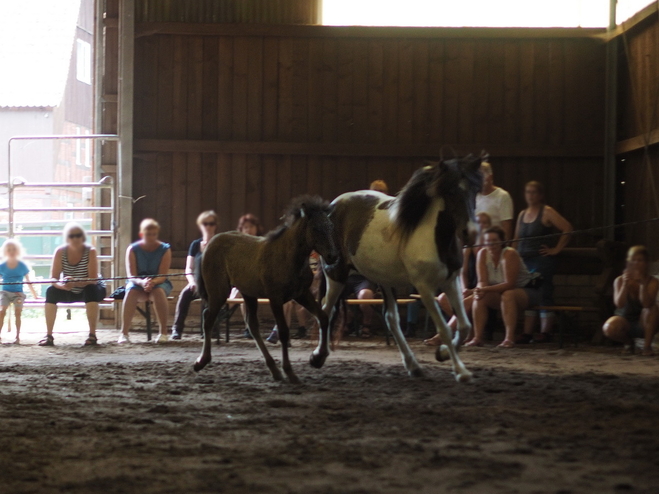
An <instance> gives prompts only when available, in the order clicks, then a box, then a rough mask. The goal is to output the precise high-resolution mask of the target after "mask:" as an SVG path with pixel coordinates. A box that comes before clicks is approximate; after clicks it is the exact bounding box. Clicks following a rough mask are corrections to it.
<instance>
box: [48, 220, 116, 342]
mask: <svg viewBox="0 0 659 494" xmlns="http://www.w3.org/2000/svg"><path fill="white" fill-rule="evenodd" d="M86 240H87V234H86V233H85V230H84V228H83V227H82V226H80V225H79V224H78V223H69V224H67V225H66V226H65V227H64V241H65V244H64V245H62V246H60V247H58V248H57V250H55V254H54V255H53V264H52V266H51V268H50V277H51V278H52V285H51V286H49V287H48V289H47V290H46V331H47V334H46V337H45V338H44V339H43V340H41V341H40V342H39V345H40V346H53V345H54V344H55V343H54V338H53V328H54V327H55V318H56V317H57V304H58V303H59V302H62V303H71V302H84V303H85V309H86V311H87V321H88V322H89V336H88V337H87V340H86V341H85V345H96V343H97V339H96V325H97V324H98V303H99V302H101V301H102V300H103V299H104V298H105V283H103V282H102V281H99V280H98V279H97V278H100V275H99V274H98V258H97V256H96V249H94V247H92V246H91V245H89V244H87V243H86Z"/></svg>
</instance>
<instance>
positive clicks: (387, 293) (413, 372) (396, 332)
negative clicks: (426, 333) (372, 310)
mask: <svg viewBox="0 0 659 494" xmlns="http://www.w3.org/2000/svg"><path fill="white" fill-rule="evenodd" d="M382 293H383V294H384V300H385V304H386V311H387V312H386V318H387V326H388V327H389V330H390V331H391V334H392V335H393V336H394V340H396V344H397V345H398V350H399V351H400V354H401V356H402V357H403V363H404V364H405V368H406V369H407V372H408V373H409V375H410V376H412V377H422V376H423V371H422V370H421V366H420V365H419V362H417V360H416V357H415V356H414V353H413V352H412V349H411V348H410V346H409V345H408V344H407V340H406V339H405V336H403V332H402V331H401V329H400V319H399V317H398V305H397V304H396V297H394V293H393V291H392V290H391V288H390V287H382Z"/></svg>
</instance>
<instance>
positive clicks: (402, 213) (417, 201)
mask: <svg viewBox="0 0 659 494" xmlns="http://www.w3.org/2000/svg"><path fill="white" fill-rule="evenodd" d="M482 159H483V158H482V157H475V156H473V155H468V156H466V157H464V158H455V159H450V160H442V161H439V162H432V161H426V164H427V166H425V167H423V168H420V169H418V170H417V171H416V172H414V175H412V178H411V179H410V180H409V182H407V184H406V185H405V187H403V189H402V190H401V191H400V192H399V194H398V197H396V202H397V203H398V204H397V205H396V209H397V211H396V215H395V223H396V226H397V227H398V228H399V230H400V231H401V232H402V233H403V236H408V235H409V234H410V233H412V232H413V231H414V229H416V227H417V226H419V223H420V222H421V220H422V219H423V217H424V215H425V213H426V211H427V210H428V208H429V207H430V204H431V203H432V200H433V199H434V198H435V197H443V198H444V199H445V203H446V208H447V212H449V213H451V214H456V213H457V212H456V211H451V210H450V209H451V208H452V206H453V205H455V204H456V203H459V201H460V200H465V201H466V202H467V210H468V213H469V218H472V217H473V214H474V204H473V203H472V202H471V201H469V200H467V198H468V193H467V191H465V190H463V189H462V188H460V182H461V181H462V180H466V181H467V184H466V185H467V190H472V191H475V190H480V188H481V184H482V180H483V178H482V176H481V173H480V172H479V171H478V169H471V168H470V167H468V166H467V165H470V164H474V163H475V162H476V161H478V162H479V163H480V162H481V160H482ZM472 168H473V167H472ZM469 218H464V219H465V220H468V219H469Z"/></svg>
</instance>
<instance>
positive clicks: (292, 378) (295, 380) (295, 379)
mask: <svg viewBox="0 0 659 494" xmlns="http://www.w3.org/2000/svg"><path fill="white" fill-rule="evenodd" d="M288 382H290V383H291V384H302V381H300V378H298V377H297V376H296V375H295V374H291V375H290V376H288Z"/></svg>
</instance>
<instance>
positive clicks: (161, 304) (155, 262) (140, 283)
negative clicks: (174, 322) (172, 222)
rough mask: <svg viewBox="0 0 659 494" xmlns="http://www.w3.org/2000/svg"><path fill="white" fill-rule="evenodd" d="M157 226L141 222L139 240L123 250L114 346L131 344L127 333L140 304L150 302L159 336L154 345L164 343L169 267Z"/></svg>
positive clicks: (168, 252)
mask: <svg viewBox="0 0 659 494" xmlns="http://www.w3.org/2000/svg"><path fill="white" fill-rule="evenodd" d="M159 233H160V225H159V224H158V222H157V221H156V220H154V219H151V218H147V219H145V220H142V223H140V240H139V241H137V242H135V243H133V244H131V245H130V246H129V247H128V249H126V271H127V273H126V276H128V277H129V281H128V283H126V296H125V298H124V304H123V314H122V319H123V322H122V325H121V335H120V336H119V340H118V341H117V343H119V344H125V343H130V339H129V336H128V333H129V331H130V327H131V325H132V322H133V316H134V315H135V310H136V309H137V304H138V303H139V302H146V301H147V300H148V301H150V302H153V305H154V307H155V309H156V317H157V318H158V325H159V326H160V334H159V335H158V336H157V337H156V340H155V341H156V343H163V342H166V341H167V309H168V307H167V296H168V295H169V294H170V293H171V291H172V283H171V282H170V281H169V278H168V277H167V273H169V268H170V267H171V264H172V250H171V249H170V245H169V244H167V243H165V242H161V241H160V240H158V234H159Z"/></svg>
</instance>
